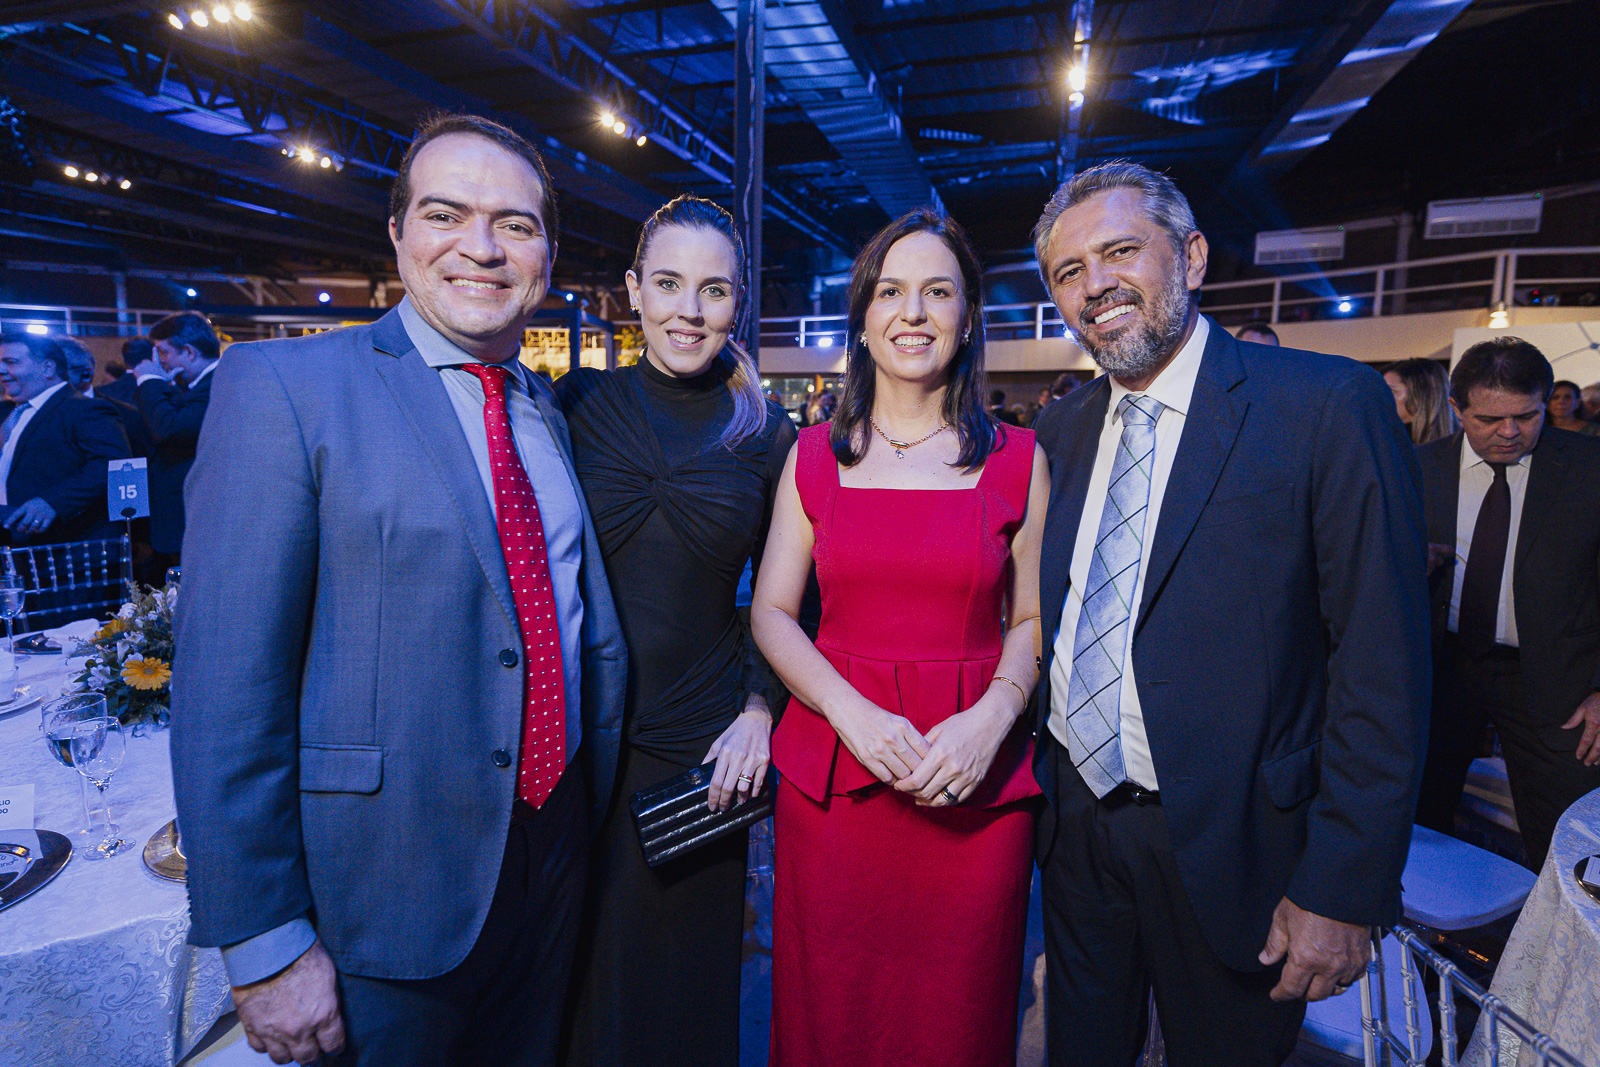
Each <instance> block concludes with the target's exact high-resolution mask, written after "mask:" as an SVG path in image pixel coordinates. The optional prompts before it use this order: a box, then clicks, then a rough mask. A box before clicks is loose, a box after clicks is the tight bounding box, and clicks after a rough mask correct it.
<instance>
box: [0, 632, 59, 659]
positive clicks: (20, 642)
mask: <svg viewBox="0 0 1600 1067" xmlns="http://www.w3.org/2000/svg"><path fill="white" fill-rule="evenodd" d="M35 636H37V635H35ZM29 640H30V638H27V637H19V638H17V639H16V640H15V641H13V642H11V651H12V652H13V653H15V654H16V655H18V656H59V655H61V654H62V653H63V652H65V651H66V646H64V645H63V644H62V643H61V642H60V641H59V640H57V639H56V638H54V637H48V638H45V640H47V641H49V642H51V643H52V644H54V645H55V646H56V647H54V648H36V647H33V646H31V645H29V644H28V641H29ZM0 647H3V646H0Z"/></svg>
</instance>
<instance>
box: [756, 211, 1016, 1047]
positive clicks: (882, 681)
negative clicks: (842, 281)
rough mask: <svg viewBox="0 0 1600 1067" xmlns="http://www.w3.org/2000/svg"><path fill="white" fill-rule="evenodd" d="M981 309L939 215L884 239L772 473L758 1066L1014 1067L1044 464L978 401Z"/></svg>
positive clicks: (954, 232)
mask: <svg viewBox="0 0 1600 1067" xmlns="http://www.w3.org/2000/svg"><path fill="white" fill-rule="evenodd" d="M982 306H983V290H982V274H981V271H980V269H979V267H978V262H977V258H976V257H975V256H974V255H973V252H972V249H971V246H970V245H969V244H968V243H967V240H966V237H965V235H964V234H963V233H962V232H961V230H960V228H959V227H958V226H957V225H956V224H955V223H954V222H953V221H951V220H950V219H948V218H947V217H944V216H942V215H938V214H935V213H934V212H932V211H930V210H927V209H924V210H921V211H916V212H913V213H911V214H909V215H905V216H903V217H901V218H900V219H897V220H896V221H894V222H892V223H890V224H889V226H888V227H886V228H885V229H884V230H882V231H881V232H879V233H878V235H877V236H876V237H874V238H873V239H872V240H871V241H869V242H868V243H867V245H866V247H865V248H863V249H862V251H861V253H860V254H859V255H858V256H857V257H856V261H855V265H854V267H853V269H852V271H851V279H850V293H849V307H850V313H849V337H850V339H851V341H852V342H853V343H852V344H851V346H850V349H849V355H848V357H847V360H846V369H845V385H844V394H843V397H842V399H841V400H840V405H839V411H838V413H837V414H836V416H835V418H834V420H833V423H832V424H831V429H824V428H822V427H810V428H807V429H805V430H802V431H801V433H800V439H799V442H798V444H797V445H796V447H795V449H794V451H793V452H792V453H791V455H790V458H789V461H788V464H787V465H786V466H785V468H784V471H783V482H782V485H781V487H780V489H779V495H778V502H777V505H776V508H775V511H774V517H773V529H772V536H771V537H770V538H769V540H768V542H767V551H766V555H765V557H764V559H763V562H762V568H761V575H760V580H759V581H758V582H757V585H756V594H755V602H754V604H753V605H752V608H751V622H752V625H753V627H754V629H755V633H756V638H757V640H758V641H759V642H760V645H761V648H762V651H764V652H765V653H766V655H767V659H768V661H769V662H770V663H771V664H772V666H773V667H774V669H776V671H777V672H778V675H779V676H780V677H781V678H782V679H783V681H784V682H785V684H787V685H788V686H789V688H790V690H791V691H792V692H793V693H794V699H793V700H791V701H790V703H789V707H788V710H787V711H786V712H785V713H784V717H783V721H782V722H781V723H780V724H779V726H778V730H777V732H776V734H775V735H774V736H773V745H772V748H773V763H774V765H775V766H776V767H777V768H778V771H779V772H780V778H779V782H778V795H777V801H776V805H777V806H776V811H775V817H774V855H775V857H776V862H777V868H776V870H775V872H774V880H773V881H774V887H775V888H774V892H775V894H776V896H775V899H774V904H773V955H772V1042H771V1061H770V1062H771V1063H772V1064H773V1065H774V1067H796V1065H803V1067H826V1065H829V1064H838V1065H846V1064H849V1065H855V1064H918V1065H919V1067H939V1065H948V1067H999V1065H1001V1064H1013V1063H1015V1062H1016V1031H1017V994H1018V988H1019V983H1020V979H1021V970H1022V966H1021V964H1022V959H1021V955H1022V943H1023V935H1024V932H1025V927H1026V919H1027V905H1028V886H1029V881H1030V875H1031V871H1030V869H1029V863H1028V849H1029V841H1030V839H1031V836H1032V830H1033V814H1034V808H1035V802H1034V798H1035V797H1036V796H1037V795H1038V792H1039V789H1038V786H1037V785H1036V784H1035V783H1034V780H1033V775H1032V773H1031V772H1030V770H1029V766H1028V764H1029V758H1030V754H1031V750H1032V742H1031V740H1030V738H1029V731H1028V728H1027V725H1026V724H1025V723H1024V722H1023V720H1022V713H1023V709H1024V708H1025V706H1026V704H1027V700H1028V694H1029V693H1030V692H1031V691H1032V689H1033V684H1034V680H1035V678H1036V677H1037V674H1036V670H1035V666H1034V657H1035V655H1036V653H1037V649H1036V644H1037V641H1038V608H1037V604H1038V601H1037V595H1038V578H1037V569H1036V567H1037V561H1038V558H1039V556H1038V553H1039V536H1040V531H1041V529H1042V526H1043V519H1044V498H1045V493H1046V487H1047V485H1048V472H1047V471H1046V469H1045V465H1044V460H1043V458H1042V457H1041V456H1040V455H1039V454H1038V450H1037V449H1036V448H1034V444H1033V434H1032V433H1030V432H1029V431H1027V430H1019V429H1016V428H1015V427H1010V426H1005V425H1002V424H1000V423H997V422H995V421H994V420H993V419H992V418H990V417H989V415H988V413H987V412H986V411H985V410H984V406H985V405H984V401H985V395H984V392H983V352H984V335H983V314H982ZM925 490H966V491H965V492H926V491H925ZM813 561H814V562H815V566H816V577H817V582H818V584H819V586H820V588H821V595H822V622H821V627H820V630H819V632H818V636H817V640H816V642H815V644H813V643H812V641H811V640H810V639H808V638H807V636H806V634H805V632H804V631H803V630H802V628H801V624H800V621H799V620H800V616H801V612H802V600H803V596H804V593H805V588H806V581H807V577H808V576H809V575H810V573H811V571H812V565H813Z"/></svg>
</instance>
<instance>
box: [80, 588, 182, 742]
mask: <svg viewBox="0 0 1600 1067" xmlns="http://www.w3.org/2000/svg"><path fill="white" fill-rule="evenodd" d="M177 599H178V588H177V586H175V585H172V586H168V587H167V588H165V589H155V588H153V587H151V586H147V585H140V584H139V583H137V582H129V583H128V602H127V603H126V604H123V605H122V607H121V609H120V610H118V612H117V613H116V615H115V616H113V617H112V618H111V619H109V620H108V621H107V622H106V624H105V625H104V626H102V627H100V629H99V630H96V631H95V634H94V636H93V637H91V638H89V640H87V641H85V642H82V643H81V644H79V645H78V649H77V654H78V655H80V656H87V657H88V659H87V660H85V661H84V664H83V670H82V671H81V672H80V673H79V674H78V676H77V677H76V678H74V679H73V681H74V682H76V683H77V685H78V689H79V691H80V692H86V691H93V692H96V693H103V694H105V698H106V711H107V712H109V713H110V714H112V715H115V716H116V717H117V718H118V719H120V720H121V721H122V724H123V725H124V726H135V725H138V724H140V723H153V724H154V725H157V726H165V725H166V723H167V720H168V719H169V718H171V716H172V710H171V704H172V650H173V646H172V606H173V604H175V603H176V602H177Z"/></svg>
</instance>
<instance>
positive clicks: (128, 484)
mask: <svg viewBox="0 0 1600 1067" xmlns="http://www.w3.org/2000/svg"><path fill="white" fill-rule="evenodd" d="M106 466H107V468H108V470H107V473H106V511H108V512H109V513H110V514H111V517H112V518H113V519H142V518H144V517H145V516H147V515H149V514H150V472H149V471H148V470H146V469H145V459H144V457H143V456H137V457H135V458H133V459H113V460H110V461H109V462H108V463H107V464H106Z"/></svg>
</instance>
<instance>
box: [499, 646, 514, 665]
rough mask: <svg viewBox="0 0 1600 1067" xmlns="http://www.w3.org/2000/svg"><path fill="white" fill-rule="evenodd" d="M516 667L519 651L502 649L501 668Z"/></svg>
mask: <svg viewBox="0 0 1600 1067" xmlns="http://www.w3.org/2000/svg"><path fill="white" fill-rule="evenodd" d="M516 665H517V650H516V649H514V648H502V649H501V650H500V666H502V667H515V666H516Z"/></svg>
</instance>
